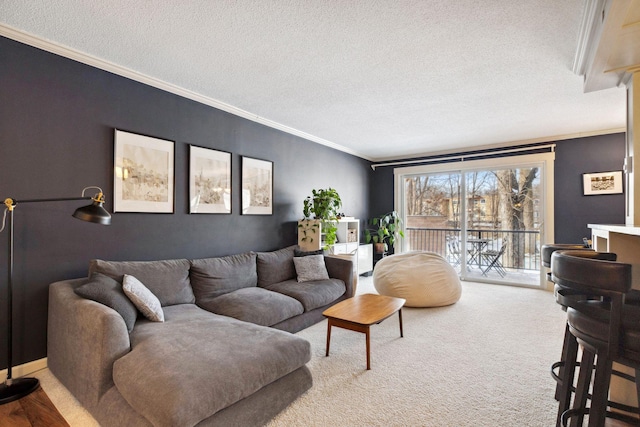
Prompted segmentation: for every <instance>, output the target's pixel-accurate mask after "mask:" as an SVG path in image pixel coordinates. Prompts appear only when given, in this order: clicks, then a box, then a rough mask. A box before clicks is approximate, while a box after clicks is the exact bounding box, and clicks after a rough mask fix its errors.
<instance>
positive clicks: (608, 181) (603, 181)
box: [582, 171, 623, 196]
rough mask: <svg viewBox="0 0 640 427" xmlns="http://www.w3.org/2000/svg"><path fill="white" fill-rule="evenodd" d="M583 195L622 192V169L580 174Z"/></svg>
mask: <svg viewBox="0 0 640 427" xmlns="http://www.w3.org/2000/svg"><path fill="white" fill-rule="evenodd" d="M582 184H583V189H584V195H585V196H597V195H601V194H620V193H622V191H623V190H622V171H614V172H599V173H585V174H582Z"/></svg>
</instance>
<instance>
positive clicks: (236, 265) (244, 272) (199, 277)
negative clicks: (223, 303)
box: [191, 252, 258, 301]
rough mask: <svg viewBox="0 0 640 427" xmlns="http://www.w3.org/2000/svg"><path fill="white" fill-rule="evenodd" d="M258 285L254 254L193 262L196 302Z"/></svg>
mask: <svg viewBox="0 0 640 427" xmlns="http://www.w3.org/2000/svg"><path fill="white" fill-rule="evenodd" d="M257 284H258V276H257V273H256V254H255V253H254V252H245V253H243V254H237V255H229V256H224V257H217V258H203V259H194V260H191V285H192V286H193V293H194V294H195V295H196V301H200V300H207V299H210V298H215V297H217V296H220V295H223V294H226V293H228V292H233V291H235V290H237V289H242V288H249V287H253V286H256V285H257Z"/></svg>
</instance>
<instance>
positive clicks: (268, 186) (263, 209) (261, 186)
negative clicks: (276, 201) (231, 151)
mask: <svg viewBox="0 0 640 427" xmlns="http://www.w3.org/2000/svg"><path fill="white" fill-rule="evenodd" d="M242 214H243V215H272V214H273V162H270V161H268V160H259V159H252V158H251V157H244V156H242Z"/></svg>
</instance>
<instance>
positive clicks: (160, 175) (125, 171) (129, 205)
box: [113, 129, 175, 213]
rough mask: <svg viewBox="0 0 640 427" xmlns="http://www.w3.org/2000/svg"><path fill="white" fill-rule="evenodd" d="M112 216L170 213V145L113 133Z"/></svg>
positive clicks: (121, 133)
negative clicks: (138, 213) (113, 213)
mask: <svg viewBox="0 0 640 427" xmlns="http://www.w3.org/2000/svg"><path fill="white" fill-rule="evenodd" d="M114 151H115V154H114V159H115V165H114V185H113V188H114V195H113V199H114V200H113V211H114V212H150V213H173V211H174V194H175V193H174V142H173V141H167V140H164V139H158V138H152V137H150V136H144V135H138V134H135V133H130V132H124V131H121V130H118V129H116V130H115V141H114Z"/></svg>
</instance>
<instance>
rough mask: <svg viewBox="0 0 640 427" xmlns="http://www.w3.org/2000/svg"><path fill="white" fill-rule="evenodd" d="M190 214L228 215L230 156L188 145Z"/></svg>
mask: <svg viewBox="0 0 640 427" xmlns="http://www.w3.org/2000/svg"><path fill="white" fill-rule="evenodd" d="M189 213H191V214H230V213H231V153H229V152H226V151H219V150H213V149H211V148H204V147H198V146H196V145H189Z"/></svg>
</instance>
